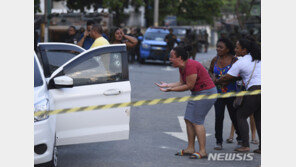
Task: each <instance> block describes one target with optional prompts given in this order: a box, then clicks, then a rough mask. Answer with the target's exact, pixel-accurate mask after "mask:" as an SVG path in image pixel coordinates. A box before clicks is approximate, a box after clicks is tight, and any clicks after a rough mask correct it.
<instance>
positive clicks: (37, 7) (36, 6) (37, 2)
mask: <svg viewBox="0 0 296 167" xmlns="http://www.w3.org/2000/svg"><path fill="white" fill-rule="evenodd" d="M37 12H41V10H40V0H34V13H37Z"/></svg>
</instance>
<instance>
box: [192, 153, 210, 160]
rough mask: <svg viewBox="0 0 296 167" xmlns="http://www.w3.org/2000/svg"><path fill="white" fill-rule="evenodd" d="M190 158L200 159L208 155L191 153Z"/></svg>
mask: <svg viewBox="0 0 296 167" xmlns="http://www.w3.org/2000/svg"><path fill="white" fill-rule="evenodd" d="M189 158H190V159H202V158H208V155H201V154H200V153H198V152H196V153H192V155H191V156H190V157H189Z"/></svg>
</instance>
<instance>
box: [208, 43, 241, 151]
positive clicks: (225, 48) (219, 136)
mask: <svg viewBox="0 0 296 167" xmlns="http://www.w3.org/2000/svg"><path fill="white" fill-rule="evenodd" d="M216 50H217V56H216V57H214V58H213V59H212V61H211V65H210V68H209V74H210V76H211V78H212V80H213V81H214V80H215V79H219V78H220V77H222V76H223V75H225V74H226V73H227V72H228V71H229V69H230V68H231V66H232V65H233V63H235V62H236V61H237V60H238V59H237V58H236V57H235V56H234V54H235V52H234V46H233V44H232V41H230V40H229V39H227V38H220V39H219V40H218V41H217V49H216ZM216 87H217V91H218V93H227V92H236V91H237V86H236V82H235V81H233V82H231V83H229V84H227V85H220V84H218V85H216ZM234 99H235V97H229V98H219V99H217V101H216V102H215V105H214V106H215V137H216V145H215V147H214V149H215V150H222V148H223V146H222V143H223V121H224V112H225V106H226V107H227V110H228V113H229V117H230V119H231V122H232V123H233V125H234V128H235V132H236V134H237V138H236V140H237V142H238V145H240V144H241V137H240V134H239V130H238V127H237V119H236V111H235V110H236V109H235V108H234V107H233V101H234Z"/></svg>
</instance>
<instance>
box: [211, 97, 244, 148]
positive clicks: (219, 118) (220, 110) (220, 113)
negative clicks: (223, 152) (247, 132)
mask: <svg viewBox="0 0 296 167" xmlns="http://www.w3.org/2000/svg"><path fill="white" fill-rule="evenodd" d="M234 98H235V97H229V98H220V99H217V101H216V102H215V105H214V106H215V137H216V142H217V143H220V144H222V142H223V121H224V112H225V106H227V110H228V113H229V116H230V119H231V121H232V124H233V126H234V129H235V133H236V134H237V138H236V140H241V137H240V133H239V130H238V126H237V116H236V110H235V109H234V108H233V101H234Z"/></svg>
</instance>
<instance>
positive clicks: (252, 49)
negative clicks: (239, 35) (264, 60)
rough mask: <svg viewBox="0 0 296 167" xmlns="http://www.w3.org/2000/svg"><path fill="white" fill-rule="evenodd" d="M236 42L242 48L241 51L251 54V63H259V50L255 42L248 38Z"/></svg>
mask: <svg viewBox="0 0 296 167" xmlns="http://www.w3.org/2000/svg"><path fill="white" fill-rule="evenodd" d="M238 42H239V44H240V46H241V47H242V49H247V52H248V53H250V54H251V56H252V61H254V60H258V61H261V48H260V46H259V45H258V44H257V43H256V41H255V40H252V39H250V38H248V39H240V40H239V41H238Z"/></svg>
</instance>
